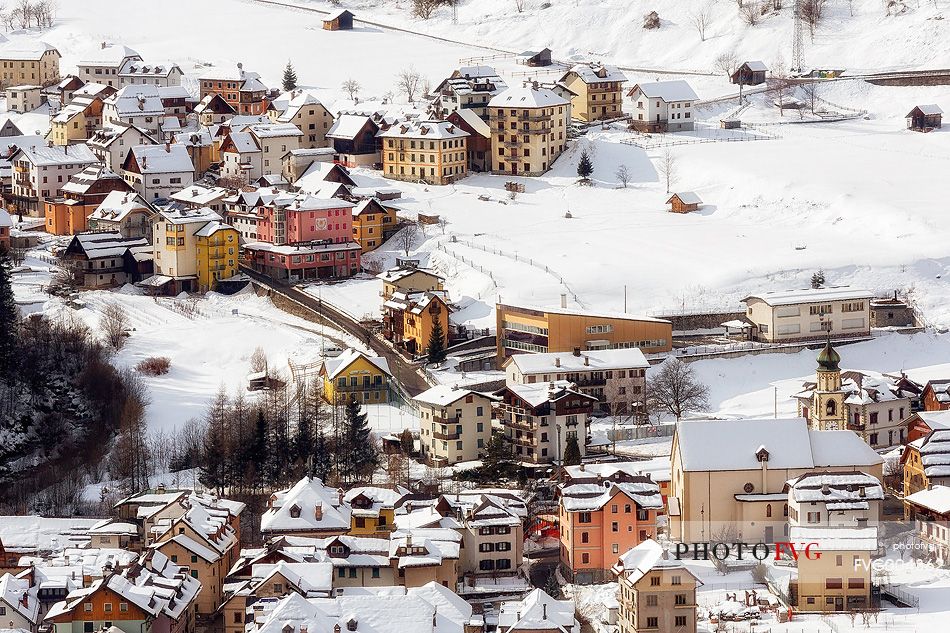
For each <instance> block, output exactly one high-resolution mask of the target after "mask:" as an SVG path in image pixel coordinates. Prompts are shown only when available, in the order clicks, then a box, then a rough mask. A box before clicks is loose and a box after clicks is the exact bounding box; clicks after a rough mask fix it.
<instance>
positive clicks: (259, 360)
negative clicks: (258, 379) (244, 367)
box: [251, 347, 267, 373]
mask: <svg viewBox="0 0 950 633" xmlns="http://www.w3.org/2000/svg"><path fill="white" fill-rule="evenodd" d="M251 371H252V372H255V373H259V372H262V371H267V353H266V352H265V351H264V348H263V347H257V348H256V349H255V350H254V353H253V354H251Z"/></svg>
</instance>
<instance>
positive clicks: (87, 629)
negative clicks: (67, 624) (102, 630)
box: [82, 622, 95, 633]
mask: <svg viewBox="0 0 950 633" xmlns="http://www.w3.org/2000/svg"><path fill="white" fill-rule="evenodd" d="M82 630H83V633H92V632H93V630H95V629H93V623H92V622H83V623H82Z"/></svg>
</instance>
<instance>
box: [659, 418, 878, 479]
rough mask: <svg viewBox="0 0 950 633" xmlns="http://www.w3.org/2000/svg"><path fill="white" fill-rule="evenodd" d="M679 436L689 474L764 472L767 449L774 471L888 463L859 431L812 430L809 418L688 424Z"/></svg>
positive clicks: (683, 423) (681, 426)
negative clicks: (761, 454) (762, 456)
mask: <svg viewBox="0 0 950 633" xmlns="http://www.w3.org/2000/svg"><path fill="white" fill-rule="evenodd" d="M676 434H677V437H678V440H679V452H680V458H681V463H682V467H683V470H685V471H729V470H759V469H761V467H762V464H761V462H760V461H759V460H758V458H757V457H756V453H758V452H759V450H760V449H761V448H763V447H764V448H765V449H766V451H768V460H769V461H768V467H769V468H770V469H794V468H815V467H822V468H824V467H856V468H859V469H860V468H863V467H867V466H872V465H876V464H880V463H882V461H883V460H882V458H881V456H880V455H878V454H877V453H875V452H874V451H873V450H872V449H871V447H870V446H868V445H867V444H866V443H865V442H864V441H863V440H861V438H860V437H858V436H857V435H856V434H855V433H854V432H852V431H809V430H808V423H807V421H806V420H805V419H804V418H791V419H778V420H773V419H741V420H683V421H681V422H679V423H678V424H677V426H676Z"/></svg>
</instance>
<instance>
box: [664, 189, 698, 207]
mask: <svg viewBox="0 0 950 633" xmlns="http://www.w3.org/2000/svg"><path fill="white" fill-rule="evenodd" d="M673 198H679V199H680V202H682V203H683V204H702V203H703V200H702V198H700V197H699V196H698V195H696V192H694V191H678V192H676V193H674V194H673V195H672V196H670V199H669V200H667V201H666V204H669V203H671V202H673Z"/></svg>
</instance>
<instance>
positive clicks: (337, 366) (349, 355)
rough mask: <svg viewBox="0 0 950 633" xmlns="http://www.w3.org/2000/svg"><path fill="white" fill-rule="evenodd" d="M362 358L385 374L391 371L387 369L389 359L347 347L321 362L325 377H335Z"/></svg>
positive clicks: (389, 373) (388, 374)
mask: <svg viewBox="0 0 950 633" xmlns="http://www.w3.org/2000/svg"><path fill="white" fill-rule="evenodd" d="M359 358H362V359H364V360H366V361H368V362H369V363H370V364H372V365H375V366H376V367H377V368H379V369H380V370H381V371H382V372H383V373H384V374H386V375H387V376H391V375H392V372H391V371H390V370H389V361H388V360H386V359H385V358H384V357H382V356H368V355H366V354H364V353H363V352H360V351H358V350H355V349H353V348H352V347H351V348H348V349H347V350H346V351H344V352H343V353H342V354H340V355H339V356H337V357H336V358H332V359H329V360H327V361H325V362H324V363H323V369H324V371H326V373H327V377H328V378H329V379H330V380H333V379H334V378H336V377H337V376H338V375H339V374H340V373H341V372H342V371H344V370H345V369H346V368H347V367H349V366H350V365H352V364H353V363H354V362H356V360H357V359H359Z"/></svg>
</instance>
